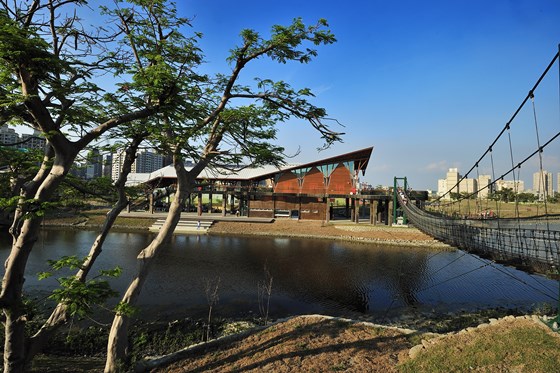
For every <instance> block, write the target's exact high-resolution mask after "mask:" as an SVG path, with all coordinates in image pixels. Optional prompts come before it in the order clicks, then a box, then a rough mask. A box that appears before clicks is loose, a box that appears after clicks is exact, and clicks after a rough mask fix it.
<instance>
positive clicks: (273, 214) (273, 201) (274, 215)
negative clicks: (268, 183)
mask: <svg viewBox="0 0 560 373" xmlns="http://www.w3.org/2000/svg"><path fill="white" fill-rule="evenodd" d="M275 211H276V196H275V195H274V194H273V195H272V216H271V218H272V219H274V218H275V217H276V214H275Z"/></svg>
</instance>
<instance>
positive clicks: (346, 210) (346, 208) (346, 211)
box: [344, 198, 350, 217]
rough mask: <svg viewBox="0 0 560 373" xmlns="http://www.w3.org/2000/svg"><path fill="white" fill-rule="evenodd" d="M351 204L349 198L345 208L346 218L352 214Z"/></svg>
mask: <svg viewBox="0 0 560 373" xmlns="http://www.w3.org/2000/svg"><path fill="white" fill-rule="evenodd" d="M349 204H350V201H349V200H348V198H346V206H345V207H344V216H346V217H348V216H349V215H350V212H349V211H348V209H349V208H350V206H349Z"/></svg>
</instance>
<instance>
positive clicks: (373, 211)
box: [369, 199, 377, 225]
mask: <svg viewBox="0 0 560 373" xmlns="http://www.w3.org/2000/svg"><path fill="white" fill-rule="evenodd" d="M369 223H370V224H373V225H375V224H377V201H375V200H373V199H372V200H370V201H369Z"/></svg>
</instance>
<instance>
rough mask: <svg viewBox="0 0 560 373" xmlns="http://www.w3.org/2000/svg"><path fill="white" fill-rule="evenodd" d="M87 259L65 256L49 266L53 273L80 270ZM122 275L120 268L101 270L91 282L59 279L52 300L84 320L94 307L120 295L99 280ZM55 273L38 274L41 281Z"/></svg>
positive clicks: (73, 278)
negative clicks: (63, 270) (64, 270)
mask: <svg viewBox="0 0 560 373" xmlns="http://www.w3.org/2000/svg"><path fill="white" fill-rule="evenodd" d="M84 261H85V259H79V258H78V257H76V256H64V257H62V258H61V259H59V260H49V261H48V263H49V266H50V267H51V268H52V270H53V271H59V270H62V269H64V268H68V269H80V268H81V267H82V265H83V263H84ZM121 273H122V269H121V268H120V267H115V268H114V269H110V270H100V271H99V274H98V276H96V277H95V278H93V279H91V280H87V281H80V280H79V279H77V278H76V277H75V276H63V277H59V278H57V281H58V284H59V286H60V287H59V288H58V289H55V290H53V292H52V294H51V295H50V296H49V298H50V299H52V300H54V301H56V302H58V303H63V304H65V305H66V306H67V307H68V312H69V314H70V315H71V316H77V317H79V318H84V317H85V316H88V315H90V314H91V313H92V312H93V309H92V306H93V305H98V304H103V303H104V302H105V301H106V300H107V299H108V298H110V297H115V296H117V295H118V293H117V292H115V291H114V290H112V289H111V287H110V286H109V283H108V282H107V281H106V280H98V279H97V278H101V277H118V276H120V275H121ZM53 275H54V272H41V273H39V274H38V278H39V280H43V279H46V278H49V277H51V276H53Z"/></svg>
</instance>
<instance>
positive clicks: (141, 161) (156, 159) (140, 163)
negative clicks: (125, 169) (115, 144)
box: [111, 150, 163, 180]
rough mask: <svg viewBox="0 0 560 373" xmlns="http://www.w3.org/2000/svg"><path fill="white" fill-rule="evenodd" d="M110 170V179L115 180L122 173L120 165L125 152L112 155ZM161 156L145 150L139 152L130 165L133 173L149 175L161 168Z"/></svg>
mask: <svg viewBox="0 0 560 373" xmlns="http://www.w3.org/2000/svg"><path fill="white" fill-rule="evenodd" d="M112 158H113V159H112V168H111V178H112V179H113V180H117V179H118V178H119V176H120V174H121V171H122V165H123V163H124V158H125V152H124V151H120V152H118V153H113V154H112ZM162 165H163V156H161V155H159V154H156V153H152V152H149V151H147V150H143V151H140V152H138V153H137V154H136V160H135V161H134V163H133V164H132V170H131V172H133V173H138V174H141V173H150V172H154V171H156V170H159V169H160V168H162Z"/></svg>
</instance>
